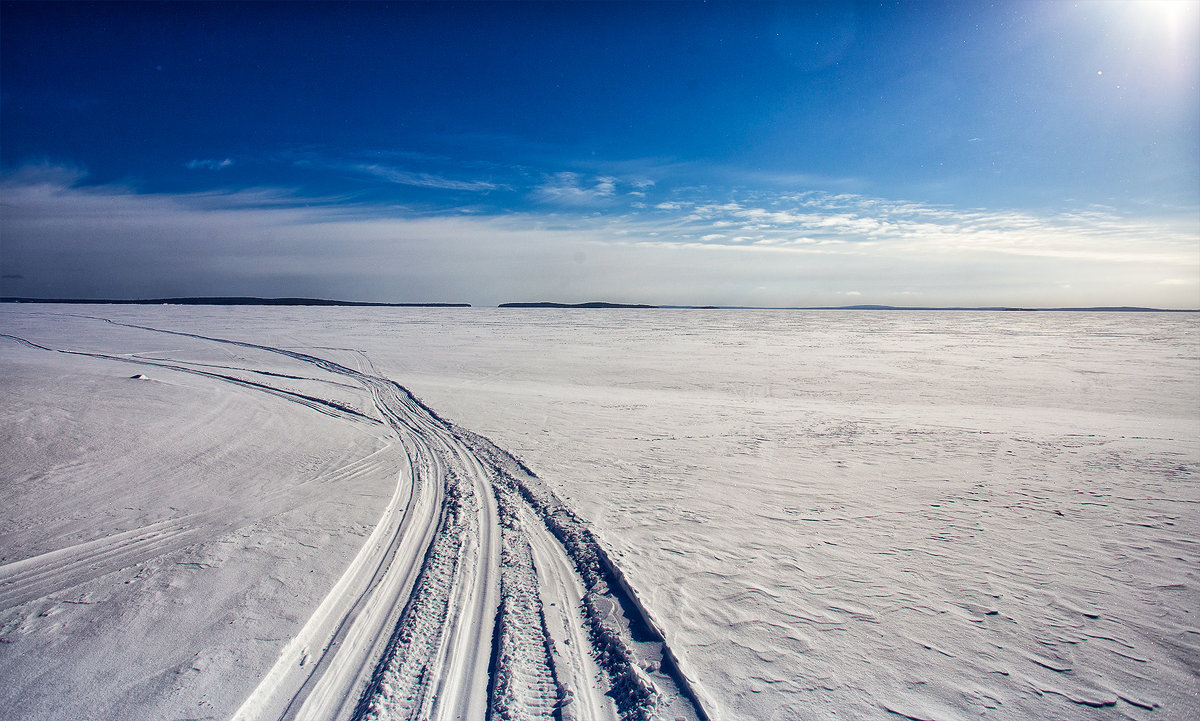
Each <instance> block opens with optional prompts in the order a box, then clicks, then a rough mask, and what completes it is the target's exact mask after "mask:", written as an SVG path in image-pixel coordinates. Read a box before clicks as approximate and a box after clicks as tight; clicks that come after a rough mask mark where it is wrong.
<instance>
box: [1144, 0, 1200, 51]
mask: <svg viewBox="0 0 1200 721" xmlns="http://www.w3.org/2000/svg"><path fill="white" fill-rule="evenodd" d="M1129 6H1130V11H1131V12H1130V14H1131V15H1133V16H1134V17H1135V18H1136V19H1137V20H1139V21H1140V24H1145V25H1149V26H1151V27H1146V28H1145V29H1146V30H1158V31H1160V32H1165V33H1166V35H1167V37H1168V38H1169V39H1170V40H1171V41H1172V42H1173V43H1179V42H1183V41H1184V40H1185V39H1186V38H1188V37H1189V36H1194V35H1196V34H1197V30H1200V0H1131V2H1130V3H1129Z"/></svg>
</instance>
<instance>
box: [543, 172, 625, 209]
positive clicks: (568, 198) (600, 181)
mask: <svg viewBox="0 0 1200 721" xmlns="http://www.w3.org/2000/svg"><path fill="white" fill-rule="evenodd" d="M616 193H617V179H616V178H612V177H607V176H605V177H599V178H593V179H592V180H590V181H584V180H583V179H582V178H581V177H580V176H579V174H578V173H569V172H564V173H555V174H554V175H552V176H551V177H549V178H548V179H547V180H546V181H545V182H544V183H542V184H541V185H539V186H537V187H535V188H534V189H533V192H532V194H531V195H532V197H533V198H534V199H536V200H538V201H539V202H542V203H554V204H558V205H573V206H595V205H603V204H605V203H607V202H609V201H610V200H612V198H613V196H615V195H616Z"/></svg>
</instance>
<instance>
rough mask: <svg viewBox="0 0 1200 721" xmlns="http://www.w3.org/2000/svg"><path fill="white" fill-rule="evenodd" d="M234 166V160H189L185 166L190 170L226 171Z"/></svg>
mask: <svg viewBox="0 0 1200 721" xmlns="http://www.w3.org/2000/svg"><path fill="white" fill-rule="evenodd" d="M231 165H233V159H232V158H225V159H224V160H189V161H188V162H187V163H185V164H184V167H186V168H187V169H188V170H224V169H225V168H228V167H229V166H231Z"/></svg>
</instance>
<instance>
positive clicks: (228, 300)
mask: <svg viewBox="0 0 1200 721" xmlns="http://www.w3.org/2000/svg"><path fill="white" fill-rule="evenodd" d="M0 303H81V304H88V305H336V306H367V307H372V308H470V307H471V304H470V303H372V302H369V301H358V300H326V299H324V298H253V297H245V296H234V297H223V296H222V297H212V298H208V297H195V298H140V299H136V300H131V299H127V298H105V299H97V298H11V297H8V298H0Z"/></svg>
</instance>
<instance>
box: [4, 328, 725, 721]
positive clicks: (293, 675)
mask: <svg viewBox="0 0 1200 721" xmlns="http://www.w3.org/2000/svg"><path fill="white" fill-rule="evenodd" d="M92 320H97V321H105V322H107V323H111V324H113V325H118V326H124V327H126V328H132V329H136V330H140V331H145V332H151V333H162V334H169V335H175V336H182V337H187V338H191V339H194V340H199V341H203V342H206V343H216V344H223V345H230V346H236V347H239V348H241V349H244V350H246V351H251V353H252V354H253V353H265V354H272V355H276V356H283V357H285V358H287V359H290V360H291V361H293V362H298V363H301V364H304V365H306V366H309V367H310V369H312V370H316V371H321V372H324V373H326V374H332V375H334V376H338V377H340V378H341V379H342V381H345V382H339V383H337V385H339V386H341V387H342V388H347V387H352V388H358V389H361V390H362V391H363V392H365V393H366V394H369V397H370V400H371V402H372V403H373V405H374V408H375V411H376V412H377V413H378V416H379V418H381V419H382V420H383V425H384V426H385V427H386V429H387V430H388V432H389V433H390V434H391V435H392V436H393V440H394V442H395V443H396V444H398V445H400V446H401V447H402V448H403V451H404V454H405V456H406V457H407V460H408V463H407V466H406V467H405V468H403V469H402V471H401V473H399V474H398V476H397V479H396V485H395V488H394V492H393V494H392V496H391V498H390V499H389V501H388V503H387V505H386V506H385V508H384V509H383V510H382V512H381V515H380V517H379V521H378V522H377V524H376V526H375V528H374V530H373V531H372V533H371V534H370V536H369V537H368V539H367V541H366V542H365V543H364V544H363V546H362V548H361V549H360V550H359V552H358V554H357V556H356V557H355V558H354V559H353V561H352V562H351V563H350V564H349V566H348V567H347V568H346V570H345V572H344V573H343V575H342V577H341V578H340V579H339V580H338V581H337V582H336V583H335V584H334V586H333V588H332V589H331V590H330V591H329V593H328V594H327V595H326V597H325V599H324V600H323V601H322V602H321V604H320V605H319V606H318V608H317V610H316V611H315V612H314V613H313V614H312V616H311V617H310V618H309V619H308V621H307V622H306V623H305V624H304V626H303V627H302V628H301V629H300V631H299V632H298V633H297V634H296V636H294V637H293V638H292V639H291V640H290V641H289V642H288V643H287V644H286V645H284V647H283V648H282V650H281V651H280V654H279V657H278V660H277V661H276V663H275V664H274V666H273V667H272V668H271V669H270V670H269V671H268V673H267V674H266V675H265V676H264V677H263V678H262V680H261V682H260V683H259V685H258V687H257V688H256V689H255V690H254V691H253V692H252V693H251V694H250V695H249V696H248V697H247V698H246V699H245V701H244V703H243V704H242V706H241V708H240V709H238V711H237V713H236V714H235V715H234V718H235V719H238V720H242V719H245V720H247V721H248V720H251V719H354V720H356V721H358V720H363V721H367V720H372V721H374V720H380V721H383V720H388V721H393V720H400V719H408V720H412V721H417V720H420V721H451V720H454V719H472V720H474V719H488V720H489V721H490V720H492V719H497V720H499V719H539V718H542V719H565V720H567V721H591V720H595V721H603V720H604V719H621V720H622V721H639V720H646V721H649V720H651V719H659V718H667V719H689V720H691V719H695V720H706V719H708V718H709V716H708V714H707V713H706V712H705V710H704V708H703V704H702V702H701V696H700V694H699V692H698V690H697V689H696V688H695V687H694V686H695V685H694V683H692V682H691V681H690V680H689V679H688V677H687V676H686V675H685V674H684V672H683V671H682V669H680V668H679V666H678V663H677V661H676V660H675V656H674V654H673V653H671V651H670V649H669V648H668V647H667V645H666V643H665V642H664V640H663V635H662V633H661V632H660V631H659V630H658V629H657V626H655V624H654V622H653V621H652V620H651V619H650V618H649V616H648V614H647V613H646V611H645V609H644V608H643V607H642V605H641V604H640V603H639V602H638V600H637V598H636V596H635V595H634V592H633V589H632V588H630V587H629V585H628V584H627V583H626V582H625V581H624V579H623V577H622V576H621V574H620V572H619V570H617V569H616V567H615V566H614V565H613V564H612V562H611V561H610V560H609V558H608V556H607V554H605V553H604V551H603V549H602V548H601V547H600V546H599V544H598V543H597V541H596V539H595V537H594V536H593V535H592V533H591V531H590V529H589V528H588V527H587V524H586V523H584V522H583V521H582V520H581V519H579V518H578V517H577V516H575V515H574V514H573V513H572V512H571V511H570V510H569V509H567V508H566V507H565V506H563V504H562V503H561V502H560V501H559V500H558V498H557V497H556V496H555V495H554V493H553V492H552V491H551V490H550V489H549V488H548V487H547V486H546V485H545V484H544V483H542V482H541V481H540V479H538V478H537V477H536V476H535V475H534V474H533V473H532V472H531V471H529V469H528V468H526V467H525V466H524V465H523V464H521V463H520V462H519V461H517V460H515V459H514V458H512V456H510V455H509V454H507V453H506V452H504V451H503V450H501V449H499V448H498V447H496V446H495V445H494V444H492V443H491V442H490V441H488V440H487V439H486V438H483V437H482V436H478V435H476V434H474V433H471V432H469V431H466V430H463V429H460V428H457V427H455V426H453V425H452V424H450V423H448V422H447V421H445V420H443V419H442V418H440V417H439V416H438V415H437V414H435V413H434V412H433V411H431V410H430V409H429V408H427V407H426V406H424V405H423V404H422V403H420V401H418V400H417V399H416V398H414V397H413V396H412V394H411V393H409V392H408V391H407V390H406V389H405V388H403V387H402V386H400V385H398V384H396V383H394V382H393V381H391V380H388V379H387V378H385V377H383V376H382V375H381V374H379V373H378V372H377V371H376V370H375V369H374V367H373V366H371V364H370V361H369V360H368V359H366V357H365V356H362V357H361V359H360V360H361V366H362V367H361V369H353V368H350V367H348V366H345V365H342V364H339V363H336V362H334V361H331V360H328V359H325V358H320V357H317V356H313V355H309V354H305V353H301V352H298V351H294V350H290V349H285V348H276V347H271V346H266V345H259V344H254V343H247V342H242V341H234V340H227V339H222V338H213V337H208V336H201V335H196V334H191V333H182V332H179V331H172V330H164V329H157V328H150V327H147V326H138V325H131V324H124V323H117V322H115V321H111V320H108V319H102V318H92ZM4 337H7V338H9V339H11V340H13V341H17V342H20V343H23V344H26V345H28V346H32V347H34V348H38V349H41V350H46V351H57V352H61V353H67V354H73V355H84V356H90V357H94V358H100V359H105V360H112V361H118V362H122V363H129V364H137V365H142V366H149V367H155V368H158V369H160V370H166V371H171V372H182V373H189V374H195V375H200V376H203V377H207V378H211V379H215V380H218V381H222V382H228V383H232V384H235V385H238V386H240V387H242V388H246V389H249V390H252V391H257V392H263V393H268V394H271V395H274V396H277V397H279V398H283V399H285V400H288V401H291V402H295V403H298V404H301V405H304V406H306V407H308V408H311V409H313V410H315V411H317V412H320V413H324V414H326V415H329V416H332V417H335V418H338V419H341V420H343V421H345V422H348V423H361V424H370V425H372V426H379V425H380V421H379V420H378V419H376V418H373V417H370V416H369V415H365V414H363V413H361V412H359V411H358V410H355V409H354V408H351V407H348V406H346V405H343V404H341V403H339V402H336V401H332V400H329V399H326V398H319V397H316V396H314V395H309V394H307V393H300V392H297V391H295V390H289V389H286V388H282V387H277V386H274V385H272V384H271V380H272V379H274V378H278V379H286V378H293V379H295V378H300V376H296V375H289V374H283V373H276V372H272V371H266V370H263V369H260V368H255V367H253V365H254V364H253V363H252V362H251V360H249V359H245V361H244V363H243V364H242V366H234V365H229V366H223V365H216V364H212V363H197V362H189V361H186V360H183V359H162V358H154V359H149V358H143V357H139V356H129V355H110V354H104V353H95V352H86V351H82V350H70V349H53V348H48V347H46V346H41V345H38V344H35V343H32V342H31V341H28V340H26V339H24V338H19V337H17V336H11V335H5V336H4ZM243 366H244V367H243ZM247 373H250V374H255V377H254V378H249V377H246V375H245V374H247ZM264 378H265V380H264ZM308 380H313V379H308ZM159 538H164V539H167V540H170V539H171V535H170V530H169V529H166V528H164V529H146V530H145V532H143V533H141V534H134V535H132V536H131V538H129V539H127V540H120V539H113V541H112V542H111V543H110V542H107V541H101V542H96V545H97V546H98V550H97V551H90V550H89V549H88V548H81V549H77V550H73V549H64V550H63V551H56V552H54V553H55V554H58V555H61V556H63V560H62V561H60V562H59V565H60V566H62V567H63V568H64V569H65V570H63V571H62V572H61V573H58V574H57V575H56V574H55V573H51V574H50V575H51V576H52V577H54V578H56V579H58V580H59V581H62V579H67V580H68V581H69V580H70V574H71V573H72V571H71V570H70V569H71V568H74V567H76V566H80V565H84V561H86V560H87V559H88V558H89V556H92V555H95V553H101V552H102V553H105V554H108V555H114V554H115V555H117V556H118V557H119V558H120V559H121V560H125V559H129V560H130V562H137V561H138V560H140V559H141V558H143V557H144V556H145V555H146V554H153V553H154V552H155V550H156V548H158V546H156V545H155V544H156V543H158V544H160V545H161V543H164V542H165V540H164V541H162V542H160V541H157V540H156V539H159ZM187 542H188V536H187V535H186V534H182V533H181V534H178V538H177V539H176V540H175V542H174V543H173V544H172V545H171V547H174V546H175V545H177V544H181V543H182V544H186V543H187ZM47 555H48V556H49V555H52V554H47ZM76 559H80V560H76ZM34 560H37V559H29V560H28V562H18V563H15V564H9V565H7V566H0V582H3V585H0V598H11V600H14V601H16V602H19V601H21V600H22V599H26V598H29V597H30V594H31V593H32V594H34V596H36V595H37V594H39V593H43V592H44V591H45V589H43V588H41V587H39V586H38V585H37V584H38V583H39V580H38V579H39V578H41V576H39V575H38V573H37V572H36V571H35V567H40V566H41V565H42V564H41V563H40V562H39V563H37V564H34V563H32V561H34ZM43 560H47V561H49V560H54V559H49V558H47V559H43ZM63 564H65V565H63ZM42 575H44V574H42Z"/></svg>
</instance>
